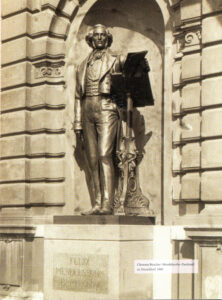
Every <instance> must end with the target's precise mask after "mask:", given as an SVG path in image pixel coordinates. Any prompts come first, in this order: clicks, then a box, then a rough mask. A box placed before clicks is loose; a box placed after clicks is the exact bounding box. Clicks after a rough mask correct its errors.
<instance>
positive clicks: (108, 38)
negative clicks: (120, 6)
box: [85, 24, 113, 48]
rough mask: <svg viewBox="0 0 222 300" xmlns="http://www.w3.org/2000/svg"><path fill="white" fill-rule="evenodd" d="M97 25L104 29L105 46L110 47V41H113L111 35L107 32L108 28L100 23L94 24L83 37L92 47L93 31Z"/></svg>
mask: <svg viewBox="0 0 222 300" xmlns="http://www.w3.org/2000/svg"><path fill="white" fill-rule="evenodd" d="M97 27H102V28H104V29H105V32H106V34H107V48H108V47H110V46H111V45H112V42H113V36H112V34H111V33H110V32H109V30H108V29H107V28H106V27H105V26H104V25H102V24H96V25H94V26H93V28H92V29H91V30H90V31H89V32H88V34H87V35H86V37H85V39H86V42H87V44H88V45H89V47H91V48H93V43H92V37H93V32H94V30H95V29H96V28H97Z"/></svg>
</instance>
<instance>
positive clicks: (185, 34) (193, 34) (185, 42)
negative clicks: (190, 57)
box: [174, 28, 201, 53]
mask: <svg viewBox="0 0 222 300" xmlns="http://www.w3.org/2000/svg"><path fill="white" fill-rule="evenodd" d="M174 36H175V38H176V44H177V53H181V52H187V51H189V50H191V49H189V47H193V46H199V45H200V43H201V30H200V28H197V29H192V30H185V31H182V32H181V31H180V32H176V33H175V34H174ZM192 50H194V49H193V48H192Z"/></svg>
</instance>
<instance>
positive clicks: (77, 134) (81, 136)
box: [75, 129, 84, 142]
mask: <svg viewBox="0 0 222 300" xmlns="http://www.w3.org/2000/svg"><path fill="white" fill-rule="evenodd" d="M75 134H76V138H77V139H78V140H79V141H81V142H83V141H84V138H83V131H82V130H81V129H80V130H76V131H75Z"/></svg>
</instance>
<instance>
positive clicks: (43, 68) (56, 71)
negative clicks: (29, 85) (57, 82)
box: [34, 61, 65, 79]
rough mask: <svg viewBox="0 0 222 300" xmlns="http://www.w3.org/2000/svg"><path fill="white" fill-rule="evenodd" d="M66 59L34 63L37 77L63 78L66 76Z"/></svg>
mask: <svg viewBox="0 0 222 300" xmlns="http://www.w3.org/2000/svg"><path fill="white" fill-rule="evenodd" d="M64 65H65V62H64V61H59V62H50V61H42V62H39V63H36V64H34V66H35V68H36V69H35V79H40V78H62V77H64Z"/></svg>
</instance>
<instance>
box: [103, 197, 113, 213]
mask: <svg viewBox="0 0 222 300" xmlns="http://www.w3.org/2000/svg"><path fill="white" fill-rule="evenodd" d="M112 214H113V208H112V205H110V202H109V201H108V200H105V201H104V202H103V205H102V208H101V209H100V215H112Z"/></svg>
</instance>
